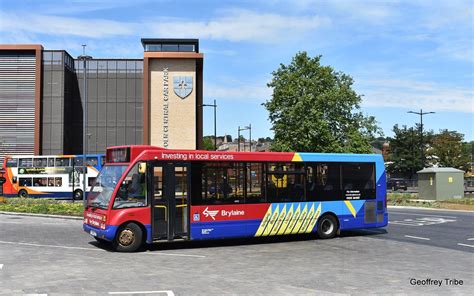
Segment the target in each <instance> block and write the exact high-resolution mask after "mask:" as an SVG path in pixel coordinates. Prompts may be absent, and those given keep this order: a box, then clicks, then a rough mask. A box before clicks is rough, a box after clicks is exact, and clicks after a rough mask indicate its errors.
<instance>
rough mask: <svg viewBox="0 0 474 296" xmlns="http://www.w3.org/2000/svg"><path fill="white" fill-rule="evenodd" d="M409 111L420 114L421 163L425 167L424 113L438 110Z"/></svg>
mask: <svg viewBox="0 0 474 296" xmlns="http://www.w3.org/2000/svg"><path fill="white" fill-rule="evenodd" d="M407 113H411V114H416V115H420V149H421V165H422V166H423V168H424V167H425V152H424V149H423V115H428V114H435V113H436V112H423V109H420V112H415V111H408V112H407Z"/></svg>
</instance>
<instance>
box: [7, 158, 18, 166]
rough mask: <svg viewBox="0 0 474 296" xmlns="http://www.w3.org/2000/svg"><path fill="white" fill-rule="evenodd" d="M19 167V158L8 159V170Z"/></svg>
mask: <svg viewBox="0 0 474 296" xmlns="http://www.w3.org/2000/svg"><path fill="white" fill-rule="evenodd" d="M17 166H18V159H17V158H9V159H7V168H16V167H17Z"/></svg>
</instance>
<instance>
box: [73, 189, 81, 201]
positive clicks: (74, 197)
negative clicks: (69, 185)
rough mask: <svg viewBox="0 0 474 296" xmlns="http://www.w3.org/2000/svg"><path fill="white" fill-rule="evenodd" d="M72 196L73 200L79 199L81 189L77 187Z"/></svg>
mask: <svg viewBox="0 0 474 296" xmlns="http://www.w3.org/2000/svg"><path fill="white" fill-rule="evenodd" d="M72 198H73V199H74V200H81V199H82V190H80V189H77V190H75V191H74V193H73V196H72Z"/></svg>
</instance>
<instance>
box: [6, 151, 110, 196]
mask: <svg viewBox="0 0 474 296" xmlns="http://www.w3.org/2000/svg"><path fill="white" fill-rule="evenodd" d="M82 163H83V156H82V155H36V156H34V155H13V156H6V157H5V159H4V163H3V169H4V171H5V179H6V180H5V184H3V195H4V196H5V197H17V196H18V197H25V198H26V197H48V198H72V199H74V200H81V199H82V198H83V180H84V179H83V177H84V173H83V172H84V168H83V166H82ZM104 163H105V155H103V154H90V155H87V156H86V164H87V171H86V178H87V186H86V190H89V189H90V186H91V185H92V183H93V182H94V180H95V178H96V177H97V174H98V173H99V171H100V170H101V169H102V166H103V165H104Z"/></svg>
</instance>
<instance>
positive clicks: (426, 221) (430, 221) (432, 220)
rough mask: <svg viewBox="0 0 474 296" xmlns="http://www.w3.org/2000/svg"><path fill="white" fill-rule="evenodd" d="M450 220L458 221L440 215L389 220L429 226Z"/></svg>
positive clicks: (390, 222) (395, 222)
mask: <svg viewBox="0 0 474 296" xmlns="http://www.w3.org/2000/svg"><path fill="white" fill-rule="evenodd" d="M448 222H456V220H452V219H444V218H439V217H424V218H416V219H415V220H413V219H403V220H399V221H389V222H388V223H389V224H397V225H405V226H427V225H436V224H443V223H448Z"/></svg>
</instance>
